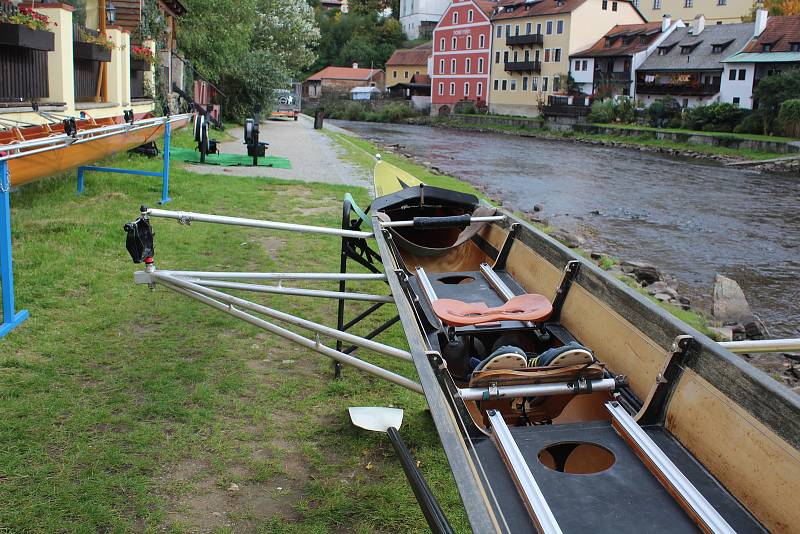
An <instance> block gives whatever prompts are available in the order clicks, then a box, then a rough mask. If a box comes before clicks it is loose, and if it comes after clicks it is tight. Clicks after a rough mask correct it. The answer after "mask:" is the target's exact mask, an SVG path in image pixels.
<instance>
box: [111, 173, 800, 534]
mask: <svg viewBox="0 0 800 534" xmlns="http://www.w3.org/2000/svg"><path fill="white" fill-rule="evenodd" d="M375 177H376V184H375V185H376V188H375V189H376V191H381V192H382V193H383V194H382V195H381V196H379V197H377V198H375V199H374V200H373V202H372V205H371V206H370V207H369V209H368V210H361V209H360V208H359V207H358V206H357V205H355V203H354V202H353V199H352V198H351V197H350V196H349V195H347V196H346V197H345V203H344V208H343V216H342V229H334V228H322V227H313V226H307V225H297V224H291V223H284V222H273V221H262V220H257V219H244V218H239V217H227V216H219V215H207V214H198V213H191V212H174V211H166V210H155V209H147V208H142V215H141V217H140V218H139V219H137V221H135V222H134V223H130V224H128V225H126V231H127V232H128V238H127V247H128V250H129V251H130V253H131V256H132V258H133V260H134V261H135V262H137V263H140V262H144V263H145V264H146V265H147V269H146V270H145V271H140V272H137V273H136V276H135V280H136V282H137V283H141V284H148V285H150V286H151V287H152V286H154V285H155V284H161V285H164V286H166V287H168V288H170V289H172V290H174V291H176V292H178V293H181V294H183V295H185V296H188V297H191V298H194V299H195V300H198V301H200V302H203V303H204V304H207V305H209V306H211V307H213V308H215V309H217V310H219V311H221V312H223V313H227V314H229V315H232V316H234V317H237V318H239V319H242V320H244V321H246V322H248V323H250V324H252V325H254V326H256V327H259V328H263V329H265V330H267V331H269V332H272V333H274V334H277V335H279V336H281V337H283V338H285V339H289V340H292V341H294V342H297V343H299V344H301V345H302V346H304V347H306V348H308V349H309V350H314V351H317V352H319V353H321V354H324V355H326V356H329V357H331V358H333V359H335V360H336V361H337V362H340V363H345V364H348V365H353V366H355V367H357V368H359V369H362V370H364V371H366V372H369V373H373V374H375V375H377V376H380V377H381V378H384V379H387V380H390V381H392V382H394V383H396V384H398V385H401V386H403V387H406V388H408V389H411V390H414V391H418V392H422V393H424V395H425V397H426V399H427V402H428V405H429V407H430V411H431V414H432V417H433V420H434V422H435V425H436V429H437V432H438V434H439V438H440V441H441V443H442V446H443V448H444V451H445V453H446V455H447V459H448V461H449V463H450V466H451V468H452V472H453V477H454V479H455V482H456V484H457V486H458V489H459V492H460V494H461V497H462V501H463V503H464V507H465V509H466V512H467V516H468V518H469V521H470V524H471V526H472V529H473V530H474V531H475V532H481V533H483V532H504V533H515V534H516V533H524V532H537V531H538V532H543V533H547V534H551V533H560V532H586V531H589V532H614V533H641V532H697V531H704V532H715V533H729V532H764V531H772V532H797V530H798V528H800V508H798V507H797V506H796V500H797V495H800V451H799V450H798V449H800V398H799V397H798V396H797V395H796V394H794V393H792V392H791V391H789V390H788V389H787V388H785V387H784V386H782V385H781V384H779V383H777V382H776V381H774V380H772V379H771V378H770V377H768V376H767V375H766V374H764V373H763V372H761V371H759V370H757V369H756V368H754V367H751V366H750V365H748V364H747V363H745V362H743V361H742V360H741V359H739V358H738V357H736V356H735V355H733V354H732V353H730V352H728V351H727V350H725V349H724V348H722V347H721V346H720V345H719V344H718V343H715V342H714V341H712V340H711V339H709V338H707V337H706V336H704V335H703V334H702V333H700V332H697V331H696V330H694V329H692V328H691V327H689V326H687V325H686V324H684V323H682V322H681V321H679V320H677V319H676V318H675V317H673V316H671V315H670V314H668V313H667V312H666V311H664V310H662V309H661V308H659V307H658V306H656V305H655V304H653V303H652V302H650V301H649V300H648V299H646V298H645V297H643V296H642V295H639V294H638V293H636V292H635V291H633V290H631V289H630V288H628V287H627V286H625V285H624V284H622V283H621V282H620V281H618V280H616V279H614V278H612V277H611V276H609V275H608V274H607V273H605V272H604V271H602V270H600V269H599V268H597V267H596V266H595V265H594V264H593V263H591V262H589V261H587V260H585V259H583V258H581V257H579V256H577V255H575V254H574V253H573V252H572V251H571V250H569V249H567V248H565V247H564V246H562V245H560V244H559V243H558V242H556V241H554V240H553V239H551V238H550V237H548V236H547V235H545V234H544V233H542V232H540V231H539V230H537V229H536V228H534V227H532V226H531V225H529V224H528V223H526V222H525V221H522V220H520V219H518V218H516V217H515V216H514V215H513V214H512V213H509V212H507V211H504V210H502V209H496V208H494V207H492V206H489V205H485V204H482V203H481V202H480V201H479V200H478V199H477V198H476V197H475V196H473V195H470V194H465V193H460V192H455V191H450V190H446V189H440V188H437V187H431V186H428V185H425V184H423V183H421V182H419V181H415V180H412V179H411V178H413V177H409V176H408V175H407V174H406V173H404V172H402V171H401V170H399V169H396V168H394V167H392V166H391V165H389V164H388V163H385V162H379V163H378V164H377V166H376V172H375ZM150 217H166V218H172V219H176V220H178V221H180V222H181V223H184V224H185V223H189V222H193V221H196V222H212V223H221V224H226V225H230V224H233V225H240V226H249V227H257V228H263V229H272V230H286V231H293V232H306V233H316V234H325V235H334V236H339V237H341V238H342V261H341V272H340V273H241V272H231V273H226V272H199V271H159V270H157V269H156V268H155V264H154V260H153V257H152V255H153V242H152V230H151V228H150V223H149V218H150ZM372 239H374V242H373V241H371V240H372ZM348 258H349V259H350V260H353V261H355V262H356V263H358V264H360V265H361V266H362V267H365V268H366V269H368V270H369V271H371V273H370V274H365V273H363V270H361V272H347V268H348ZM243 279H254V280H262V281H263V280H282V281H287V280H288V281H291V280H317V281H319V280H338V281H339V291H338V292H335V291H319V290H313V289H307V288H302V289H301V288H297V289H294V288H289V287H286V286H283V285H279V286H266V285H258V284H250V283H241V280H243ZM363 280H373V281H374V280H385V281H386V282H387V284H388V286H389V288H390V289H391V297H390V298H388V299H387V297H386V296H385V295H366V294H361V293H355V292H352V290H351V289H350V288H349V287H348V284H349V285H352V284H354V283H358V281H363ZM224 290H238V291H251V292H256V293H260V294H264V293H280V294H288V295H296V296H298V297H300V296H303V297H321V298H336V299H338V300H339V317H338V324H337V328H336V329H333V328H330V327H326V326H323V325H319V324H316V323H313V322H311V321H308V320H306V319H303V318H300V317H295V316H292V315H289V314H286V313H283V312H279V311H277V310H274V309H272V308H269V307H268V306H265V305H263V304H259V303H255V302H251V301H249V300H247V299H244V298H241V297H238V296H233V295H228V294H227V293H226V292H225V291H224ZM346 300H361V301H368V302H370V303H371V304H370V307H369V308H367V309H366V310H363V311H361V312H360V313H359V314H358V315H357V316H356V317H355V318H353V319H351V320H349V321H347V320H346V318H345V311H346V308H345V304H344V303H345V301H346ZM387 303H394V304H395V305H396V306H397V312H398V317H397V318H396V319H397V320H399V321H400V323H401V324H402V327H403V330H404V332H405V335H406V338H407V340H408V346H409V350H408V351H403V350H400V349H396V348H393V347H389V346H387V345H383V344H381V343H378V342H376V341H375V340H374V339H373V338H374V337H375V336H376V335H378V334H379V333H380V332H381V331H383V330H384V329H385V328H387V327H388V326H390V325H391V324H393V322H394V321H395V320H394V319H393V320H391V321H389V322H388V323H387V324H386V325H384V326H381V327H379V328H377V329H375V330H374V331H373V332H371V333H370V334H368V335H367V336H366V337H359V336H355V335H353V334H352V333H350V332H348V330H352V328H353V326H354V325H356V324H358V323H359V322H360V321H361V320H363V319H364V318H365V317H367V316H368V315H369V314H370V313H371V311H374V310H375V309H377V308H378V307H380V306H383V305H385V304H387ZM255 314H259V315H264V316H267V317H269V318H272V319H276V320H279V321H284V322H288V323H289V324H292V325H295V326H297V327H300V328H302V329H308V330H311V331H312V332H316V333H317V335H325V336H330V337H333V338H335V339H337V346H336V349H335V350H334V349H333V348H330V347H327V346H324V345H322V344H321V343H320V342H319V341H318V340H314V339H309V338H306V337H304V336H301V335H299V334H297V333H296V332H292V331H289V330H287V329H285V328H283V327H280V326H277V325H276V324H273V323H271V322H269V321H267V320H264V319H262V318H258V317H256V316H255ZM342 343H347V344H352V346H351V347H350V348H349V349H347V350H342V346H343V345H342ZM357 346H358V347H362V348H366V349H369V350H374V351H377V352H379V353H382V354H385V355H388V356H393V357H397V358H400V359H405V360H411V361H413V363H414V366H415V367H416V370H417V374H418V377H419V383H416V382H414V381H412V380H410V379H408V378H406V377H403V376H400V375H397V374H395V373H393V372H391V371H388V370H386V369H383V368H379V367H377V366H375V365H373V364H371V363H369V362H366V361H364V360H361V359H359V358H356V357H354V356H353V352H354V350H355V349H356V347H357ZM381 428H383V427H381ZM395 434H396V431H395ZM406 460H407V458H406ZM408 463H409V462H408V461H406V462H405V464H404V465H407V464H408ZM407 474H408V472H407ZM412 474H413V473H412ZM409 480H410V481H411V482H412V485H413V486H414V488H415V493H416V494H417V497H418V500H419V501H420V505H421V506H422V507H423V511H424V512H425V515H426V518H427V519H428V521H429V525H431V528H432V530H434V531H435V532H451V531H452V530H451V529H450V527H449V525H447V521H446V519H445V518H444V514H443V513H442V511H441V510H440V509H439V508H438V505H436V504H435V499H434V498H433V497H432V495H431V494H430V489H429V488H427V486H426V485H425V484H424V481H423V482H420V480H421V478H420V477H419V476H417V475H415V476H412V475H409Z"/></svg>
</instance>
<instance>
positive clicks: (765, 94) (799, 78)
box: [753, 69, 800, 133]
mask: <svg viewBox="0 0 800 534" xmlns="http://www.w3.org/2000/svg"><path fill="white" fill-rule="evenodd" d="M797 95H800V69H791V70H788V71H784V72H781V73H779V74H773V75H772V76H767V77H766V78H761V80H759V82H758V85H756V87H755V88H754V89H753V100H754V101H755V102H756V103H757V105H758V111H757V112H758V114H759V116H760V117H761V121H762V124H763V126H764V133H773V132H774V131H775V129H776V126H777V124H776V120H775V119H776V118H777V116H778V112H779V111H780V107H781V104H782V103H783V102H784V101H786V100H790V99H794V98H797Z"/></svg>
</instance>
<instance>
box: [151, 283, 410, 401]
mask: <svg viewBox="0 0 800 534" xmlns="http://www.w3.org/2000/svg"><path fill="white" fill-rule="evenodd" d="M159 283H160V284H162V285H164V286H166V287H168V288H170V289H172V290H173V291H176V292H178V293H180V294H182V295H186V296H187V297H191V298H193V299H195V300H198V301H200V302H202V303H203V304H207V305H209V306H211V307H212V308H216V309H218V310H220V311H223V312H225V313H227V314H228V315H232V316H234V317H236V318H238V319H241V320H243V321H245V322H247V323H250V324H252V325H253V326H257V327H259V328H262V329H264V330H266V331H268V332H271V333H273V334H276V335H278V336H281V337H282V338H284V339H288V340H289V341H292V342H294V343H297V344H298V345H300V346H303V347H306V348H309V349H311V350H313V351H316V352H319V353H320V354H323V355H325V356H328V357H329V358H333V359H334V360H336V361H338V362H340V363H343V364H345V365H350V366H352V367H355V368H356V369H360V370H362V371H364V372H367V373H370V374H372V375H375V376H377V377H379V378H383V379H384V380H388V381H389V382H392V383H394V384H397V385H398V386H403V387H404V388H406V389H410V390H411V391H416V392H417V393H423V391H422V386H420V385H419V384H418V383H417V382H414V381H413V380H411V379H408V378H406V377H404V376H402V375H398V374H396V373H393V372H391V371H388V370H386V369H384V368H383V367H378V366H377V365H373V364H371V363H369V362H365V361H364V360H360V359H358V358H356V357H355V356H350V355H349V354H345V353H343V352H339V351H338V350H334V349H332V348H330V347H326V346H325V345H323V344H321V343H317V342H315V341H312V340H310V339H308V338H306V337H304V336H301V335H300V334H295V333H294V332H292V331H291V330H287V329H285V328H282V327H280V326H278V325H276V324H273V323H270V322H269V321H265V320H263V319H259V318H258V317H254V316H252V315H250V314H249V313H246V312H243V311H241V310H237V309H236V308H234V307H233V306H229V305H227V304H224V303H222V302H219V301H217V300H214V299H212V298H209V297H207V296H205V295H201V294H200V293H197V292H195V291H189V290H186V289H183V288H181V287H178V286H176V285H173V284H171V283H169V282H167V281H165V280H159Z"/></svg>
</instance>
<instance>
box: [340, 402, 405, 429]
mask: <svg viewBox="0 0 800 534" xmlns="http://www.w3.org/2000/svg"><path fill="white" fill-rule="evenodd" d="M348 411H349V412H350V420H351V421H352V422H353V424H354V425H355V426H357V427H359V428H363V429H365V430H372V431H373V432H386V430H388V429H389V427H393V428H395V429H396V430H400V425H401V424H403V410H400V409H398V408H377V407H369V406H362V407H353V408H348Z"/></svg>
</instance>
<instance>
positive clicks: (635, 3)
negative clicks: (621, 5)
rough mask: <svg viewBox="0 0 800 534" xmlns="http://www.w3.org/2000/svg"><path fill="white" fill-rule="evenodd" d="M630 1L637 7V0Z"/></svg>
mask: <svg viewBox="0 0 800 534" xmlns="http://www.w3.org/2000/svg"><path fill="white" fill-rule="evenodd" d="M631 3H632V4H633V5H635V6H636V7H639V0H633V2H631Z"/></svg>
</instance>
